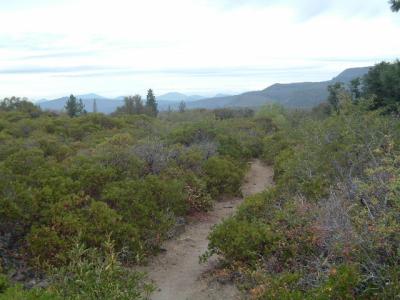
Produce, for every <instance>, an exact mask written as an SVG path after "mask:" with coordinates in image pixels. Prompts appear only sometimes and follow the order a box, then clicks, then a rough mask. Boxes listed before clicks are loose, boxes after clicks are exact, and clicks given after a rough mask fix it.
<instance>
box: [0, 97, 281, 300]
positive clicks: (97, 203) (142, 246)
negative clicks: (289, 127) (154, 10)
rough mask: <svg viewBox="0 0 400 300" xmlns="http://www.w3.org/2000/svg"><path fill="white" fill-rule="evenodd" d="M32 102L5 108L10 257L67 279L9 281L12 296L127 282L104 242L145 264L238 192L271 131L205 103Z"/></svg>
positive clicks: (3, 211) (72, 293) (2, 152)
mask: <svg viewBox="0 0 400 300" xmlns="http://www.w3.org/2000/svg"><path fill="white" fill-rule="evenodd" d="M130 100H132V99H130ZM133 100H138V99H133ZM21 101H22V102H21ZM23 101H25V100H18V99H17V98H15V99H14V100H12V101H9V100H6V101H4V102H3V104H2V109H0V177H1V179H2V180H1V181H0V233H1V234H2V235H4V236H7V239H6V241H5V242H3V240H2V241H0V242H1V243H2V244H1V245H0V246H1V247H0V249H1V255H2V258H3V257H4V260H3V259H2V264H3V265H4V272H8V271H9V270H12V269H18V268H19V264H17V263H16V261H22V262H23V263H24V265H25V264H28V265H29V266H30V267H31V268H35V270H40V271H41V272H45V273H46V274H47V276H48V277H49V278H53V277H54V276H55V277H54V278H61V277H57V276H58V275H56V274H57V272H52V274H53V273H54V274H53V275H54V276H52V274H50V273H48V272H46V271H47V270H48V267H51V268H52V269H53V268H55V269H56V270H58V271H60V272H62V274H64V275H63V276H64V277H63V278H64V279H63V280H61V281H58V282H57V284H56V286H57V288H55V289H52V288H48V289H45V290H38V289H33V290H32V291H25V290H24V289H23V288H22V287H20V286H18V285H17V286H14V285H9V286H8V285H7V286H6V285H5V283H4V284H3V281H0V289H2V292H4V295H7V296H8V297H9V298H15V299H18V297H20V298H23V297H25V298H27V299H30V298H29V297H31V298H32V299H42V298H43V299H53V298H51V297H53V296H54V295H55V294H56V296H57V295H58V296H59V297H61V298H63V299H64V298H68V297H69V298H70V299H88V298H89V299H100V298H96V297H103V298H104V299H106V298H107V297H108V296H110V295H111V294H107V292H108V291H109V292H110V293H111V292H112V291H114V292H115V294H116V295H117V294H118V293H120V292H121V291H120V290H118V289H119V288H121V289H124V290H127V289H130V287H123V286H122V285H121V283H118V281H122V280H121V278H122V277H121V276H128V275H126V274H125V273H123V272H122V269H119V271H118V270H117V271H115V272H116V273H112V274H111V273H107V272H108V269H107V270H105V268H106V267H107V265H104V264H103V263H104V262H105V261H106V260H107V257H108V255H109V248H107V247H108V246H106V245H105V244H104V241H105V240H107V239H108V238H109V239H110V242H112V244H113V247H114V249H115V252H116V253H119V255H118V259H117V260H118V262H119V263H121V264H122V263H123V264H135V263H141V262H143V261H145V260H146V259H147V258H148V257H149V256H151V255H153V254H155V253H157V251H159V248H160V245H161V243H162V242H163V241H164V240H165V239H166V238H168V237H169V235H170V232H171V231H172V229H173V227H174V226H175V224H176V222H177V220H179V219H180V218H182V217H185V216H186V215H187V214H190V213H193V212H198V211H206V210H209V209H211V208H212V206H213V202H214V201H215V200H217V199H218V198H219V197H221V196H223V194H238V193H239V187H240V184H241V180H242V178H243V174H244V170H245V168H246V161H247V160H248V159H249V158H251V157H253V156H257V155H260V154H261V150H262V147H260V144H261V141H262V137H263V134H264V132H265V130H268V131H269V129H266V128H265V126H269V125H268V124H267V123H266V124H264V125H262V126H261V125H259V123H258V122H257V121H256V120H254V119H253V118H252V117H251V116H250V115H246V114H245V115H243V114H237V115H234V116H231V117H229V118H227V119H226V118H223V119H221V118H217V117H216V115H215V114H214V113H213V112H209V111H200V110H199V111H187V112H183V113H170V114H165V115H161V116H160V117H159V118H154V117H151V116H149V115H143V114H139V113H137V112H135V111H134V113H132V114H131V113H129V111H125V110H121V111H120V113H118V114H115V115H114V116H105V115H102V114H98V113H93V114H81V113H76V114H75V113H74V114H73V115H74V117H73V118H70V117H69V116H67V115H64V114H60V115H57V114H53V113H47V112H42V111H40V109H38V108H36V107H35V106H34V105H32V104H30V103H29V102H27V103H25V102H23ZM136 102H138V101H136ZM133 104H135V103H133ZM136 104H137V103H136ZM31 108H32V109H31ZM33 108H34V109H33ZM134 108H135V106H134ZM135 109H136V108H135ZM271 126H273V125H272V124H271ZM77 244H79V245H86V247H85V250H83V248H82V247H81V246H80V248H79V249H81V250H82V251H81V250H80V251H81V253H80V256H76V255H75V256H74V255H72V254H71V253H72V252H71V251H75V252H76V251H77V249H76V245H77ZM75 254H76V253H75ZM15 257H18V259H15ZM22 262H21V263H22ZM121 267H122V265H121ZM107 268H108V267H107ZM118 268H119V267H118ZM81 271H82V272H81ZM83 271H85V272H83ZM121 272H122V273H121ZM67 274H72V275H73V276H72V275H71V276H72V277H68V276H67ZM113 274H115V277H113V276H114V275H113ZM123 274H125V275H123ZM103 275H104V277H103ZM60 276H61V275H60ZM74 276H76V277H74ZM119 276H120V277H119ZM135 276H136V275H135ZM74 278H75V279H76V280H75V279H74ZM106 278H109V280H110V281H109V282H107V280H106ZM22 281H23V282H22V283H26V281H29V278H24V279H22ZM78 281H79V282H78ZM141 281H142V280H141V279H140V277H138V278H137V280H136V281H135V280H134V281H133V283H132V284H133V285H132V289H133V288H134V287H135V286H136V287H138V285H137V284H139V282H141ZM67 283H68V285H67V286H68V287H67V286H64V285H63V284H67ZM100 283H101V284H104V289H102V288H99V287H98V286H97V284H100ZM139 285H140V284H139ZM97 289H98V290H99V293H101V294H96V293H95V290H97ZM60 291H62V294H57V293H60ZM54 293H55V294H54ZM81 293H83V294H81ZM0 295H1V294H0ZM11 295H12V296H11ZM134 295H135V293H132V294H131V296H132V297H133V296H134ZM56 296H54V297H56ZM4 297H5V296H4ZM35 297H36V298H35ZM40 297H42V298H40ZM46 297H47V298H46ZM121 297H122V296H121ZM111 299H112V297H111Z"/></svg>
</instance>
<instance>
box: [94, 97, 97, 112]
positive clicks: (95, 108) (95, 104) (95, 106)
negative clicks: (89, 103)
mask: <svg viewBox="0 0 400 300" xmlns="http://www.w3.org/2000/svg"><path fill="white" fill-rule="evenodd" d="M93 112H94V113H95V114H96V113H97V102H96V99H93Z"/></svg>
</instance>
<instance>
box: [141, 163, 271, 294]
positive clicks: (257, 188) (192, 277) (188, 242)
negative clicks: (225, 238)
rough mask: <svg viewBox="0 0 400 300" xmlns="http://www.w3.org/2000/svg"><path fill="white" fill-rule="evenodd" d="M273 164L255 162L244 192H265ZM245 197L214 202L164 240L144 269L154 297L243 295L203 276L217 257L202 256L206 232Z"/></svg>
mask: <svg viewBox="0 0 400 300" xmlns="http://www.w3.org/2000/svg"><path fill="white" fill-rule="evenodd" d="M272 177H273V171H272V168H270V167H267V166H265V165H263V164H262V163H261V162H260V161H258V160H256V161H254V162H252V164H251V168H250V170H249V172H248V174H247V175H246V178H245V182H244V184H243V186H242V191H243V194H244V196H249V195H252V194H256V193H259V192H262V191H263V190H264V189H265V188H266V187H268V186H270V185H271V184H272ZM242 201H243V199H240V198H233V199H229V200H226V201H222V202H218V203H216V204H215V207H214V210H213V211H212V212H210V213H208V214H207V215H205V216H204V217H202V218H201V219H200V220H196V221H191V222H190V223H189V224H188V225H187V226H186V231H185V232H184V233H183V234H182V235H181V236H179V237H178V238H176V239H172V240H169V241H167V242H166V243H165V244H164V248H165V249H166V252H165V253H163V254H160V255H159V256H157V257H155V258H154V260H153V261H152V262H151V263H150V264H149V265H148V266H147V267H146V268H145V269H144V271H146V272H148V274H149V278H150V279H152V280H153V281H154V282H155V284H156V285H157V287H158V288H159V289H158V291H156V292H155V293H154V294H153V295H152V297H151V299H153V300H203V299H218V300H219V299H224V300H229V299H240V294H239V292H238V291H237V289H236V288H235V287H234V286H233V285H230V284H225V285H221V284H218V283H216V282H213V283H212V284H211V283H210V282H209V280H207V279H206V278H205V277H204V276H202V275H204V274H205V273H207V271H210V270H212V269H213V268H214V267H215V265H216V263H217V258H213V259H211V260H210V261H209V262H208V263H206V264H199V256H200V255H201V254H203V253H204V252H205V251H206V250H207V246H208V240H207V236H208V234H209V232H210V230H211V228H212V227H213V226H214V225H215V224H218V223H220V222H221V221H222V220H223V219H224V218H226V217H228V216H230V215H232V214H233V213H234V211H235V209H236V208H237V206H238V205H239V204H240V203H241V202H242Z"/></svg>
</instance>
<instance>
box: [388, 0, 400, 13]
mask: <svg viewBox="0 0 400 300" xmlns="http://www.w3.org/2000/svg"><path fill="white" fill-rule="evenodd" d="M390 5H391V7H392V10H393V11H394V12H397V11H400V0H390Z"/></svg>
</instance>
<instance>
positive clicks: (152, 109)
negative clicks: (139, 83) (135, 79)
mask: <svg viewBox="0 0 400 300" xmlns="http://www.w3.org/2000/svg"><path fill="white" fill-rule="evenodd" d="M146 112H147V114H148V115H149V116H152V117H157V115H158V104H157V101H156V97H155V96H154V93H153V90H151V89H150V90H148V92H147V101H146Z"/></svg>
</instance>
